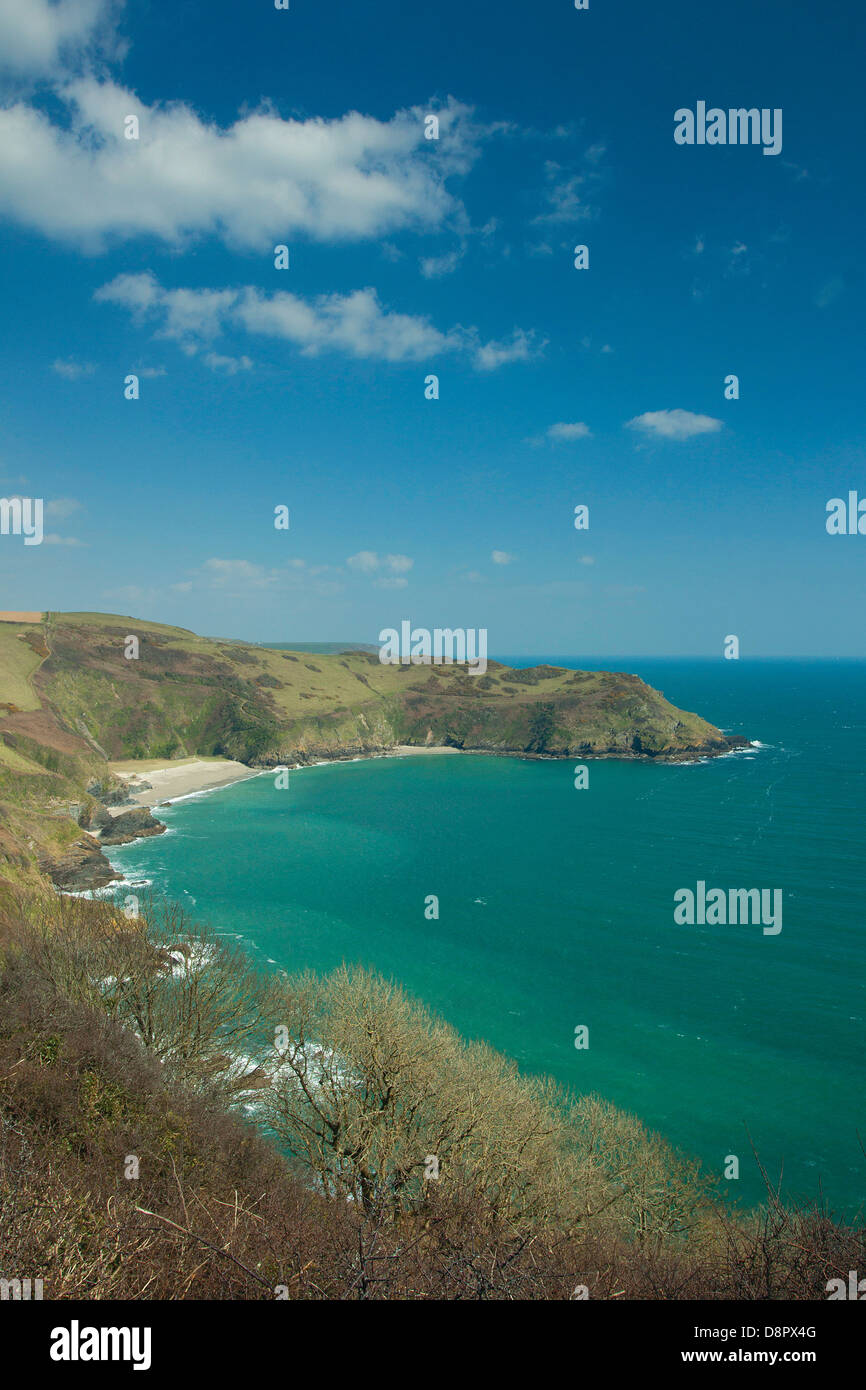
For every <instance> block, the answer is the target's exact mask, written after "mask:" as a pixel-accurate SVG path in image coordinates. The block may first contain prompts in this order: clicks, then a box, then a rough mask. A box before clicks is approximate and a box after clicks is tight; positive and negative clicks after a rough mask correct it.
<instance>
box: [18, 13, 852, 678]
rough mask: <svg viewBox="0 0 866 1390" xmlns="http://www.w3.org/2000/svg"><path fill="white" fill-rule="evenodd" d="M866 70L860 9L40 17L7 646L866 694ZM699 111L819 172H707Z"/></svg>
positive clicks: (769, 160)
mask: <svg viewBox="0 0 866 1390" xmlns="http://www.w3.org/2000/svg"><path fill="white" fill-rule="evenodd" d="M25 16H26V17H25ZM864 39H866V22H864V18H863V12H862V8H861V7H860V6H855V5H854V3H853V0H849V3H840V2H839V0H837V3H832V2H831V3H829V4H824V5H823V6H821V7H820V9H819V8H818V7H815V6H813V5H811V4H805V3H802V2H801V0H797V2H796V3H791V0H786V2H785V3H782V0H762V3H761V4H760V5H759V6H755V5H754V4H753V3H745V0H735V3H732V4H730V5H728V6H726V7H724V9H722V8H719V9H718V12H717V13H711V12H710V11H709V10H708V9H707V7H705V6H696V5H694V4H693V3H686V2H685V0H669V3H665V4H664V5H652V4H646V3H645V4H638V3H635V0H623V2H622V3H615V0H590V8H589V10H587V11H576V10H575V9H574V8H573V6H571V5H570V4H569V3H567V0H557V3H551V2H550V0H544V3H540V4H536V5H533V6H531V7H527V6H525V5H518V4H512V3H500V4H495V5H494V4H490V3H486V0H479V2H478V3H473V4H472V5H471V6H466V5H465V4H464V3H460V4H458V3H450V2H449V3H445V2H444V0H440V3H438V4H437V5H436V6H434V7H423V6H407V5H405V3H395V2H394V0H376V3H375V4H370V5H365V6H362V5H357V4H348V3H339V4H332V5H327V4H321V3H316V4H313V3H312V0H291V9H290V10H289V11H287V12H284V11H277V10H276V9H274V8H273V6H270V5H269V4H268V3H266V0H255V2H254V3H253V2H252V0H250V3H247V4H245V5H244V6H238V5H237V4H236V3H234V0H232V2H231V3H229V0H211V2H210V3H203V0H196V3H180V2H178V3H174V4H171V5H168V4H157V3H142V0H127V3H126V4H113V5H112V4H110V3H105V0H63V2H62V3H61V4H59V5H56V4H49V3H48V2H47V0H31V3H30V4H28V6H26V7H22V6H21V5H20V3H18V0H0V53H2V55H3V58H2V62H3V65H4V66H3V70H2V74H0V77H2V88H0V90H2V102H0V294H2V302H3V306H4V327H5V330H6V331H5V333H4V335H3V344H2V347H0V377H2V389H0V495H3V496H13V495H15V494H21V495H24V496H33V497H43V498H44V499H45V503H46V508H47V515H46V530H47V532H48V536H47V538H46V542H45V543H44V544H42V545H40V546H32V547H24V546H23V544H22V541H21V538H20V537H16V536H0V608H15V609H17V608H27V609H30V608H40V607H41V608H52V609H79V608H81V609H97V610H102V611H114V612H121V613H125V614H132V615H136V616H139V617H146V618H151V619H157V620H160V621H165V622H172V623H179V624H181V625H183V626H186V627H191V628H194V629H195V630H197V631H201V632H206V633H211V634H220V635H231V636H238V637H246V638H250V639H253V640H261V641H271V640H273V641H277V640H280V639H298V640H300V639H308V640H317V641H328V640H342V639H356V640H359V641H367V642H372V641H375V640H376V638H377V636H378V633H379V631H380V629H382V628H385V627H391V626H399V623H400V622H401V621H402V620H403V619H405V618H409V619H411V620H412V621H413V623H415V624H416V625H419V626H426V627H430V628H432V627H436V626H450V627H466V628H470V627H485V628H487V630H488V633H489V649H490V651H491V653H494V654H495V653H496V652H500V653H504V652H525V653H534V652H535V653H547V652H556V653H563V654H564V653H571V654H575V655H578V654H580V653H581V652H586V653H588V654H589V653H592V654H602V655H603V654H608V653H609V654H611V655H615V654H618V653H629V654H635V655H640V654H645V655H665V654H695V655H703V654H707V655H717V654H718V655H719V656H721V652H722V646H723V640H724V638H725V636H726V635H727V634H729V633H735V634H737V635H738V636H739V638H740V643H741V653H742V657H743V658H745V657H747V656H748V655H750V654H751V655H786V654H791V655H813V656H822V655H849V656H863V655H866V652H864V637H863V624H862V623H861V622H859V621H858V620H857V614H858V607H859V605H860V603H861V602H862V598H863V593H864V586H863V580H862V575H863V566H864V562H866V560H864V556H866V537H863V536H845V537H831V536H828V535H827V532H826V529H825V515H826V513H825V508H826V504H827V502H828V501H829V499H830V498H832V497H837V496H847V493H848V491H849V490H850V489H859V490H860V491H861V493H862V494H863V495H864V496H866V470H864V468H863V466H862V456H863V455H862V439H863V407H862V401H863V395H864V393H863V379H864V377H863V366H864V363H863V347H862V325H863V322H864V312H863V310H864V303H863V300H864V284H863V271H862V225H863V220H864V193H863V182H862V170H863V139H864V120H863V115H862V108H861V104H860V99H859V95H858V94H859V92H860V89H861V86H862V83H861V74H862V61H863V52H864ZM699 100H706V101H707V103H708V104H709V105H710V106H712V105H718V106H719V107H721V108H723V109H727V108H728V107H739V106H745V107H758V108H772V109H775V108H781V109H782V111H783V116H784V120H783V148H782V151H781V153H780V154H779V155H778V156H775V157H773V156H770V157H768V156H764V155H763V153H762V150H761V149H760V148H759V147H752V146H746V147H739V146H729V147H709V146H703V147H698V146H694V147H682V146H678V145H676V144H675V142H674V139H673V131H674V112H675V111H676V110H677V109H678V108H680V107H691V108H694V107H695V105H696V103H697V102H698V101H699ZM431 113H432V114H437V115H438V116H439V120H440V138H439V139H438V141H432V140H425V138H424V117H425V116H426V115H428V114H431ZM129 114H134V115H137V116H138V118H139V123H140V138H139V140H138V141H131V140H126V139H124V137H123V121H124V118H125V116H127V115H129ZM277 244H286V245H287V246H288V247H289V250H290V262H291V263H290V268H289V269H288V270H286V271H278V270H276V269H275V268H274V246H275V245H277ZM577 244H586V245H588V246H589V248H590V267H589V269H588V270H586V271H577V270H575V269H574V266H573V248H574V246H575V245H577ZM128 373H136V374H138V375H139V377H140V392H141V394H140V399H139V400H137V401H127V400H125V399H124V395H123V383H124V378H125V377H126V376H127V374H128ZM430 373H435V374H436V375H437V376H438V377H439V382H440V388H439V389H440V396H439V399H438V400H426V399H425V395H424V383H425V378H426V377H427V376H428V374H430ZM728 373H736V374H737V375H738V377H739V380H740V399H739V400H736V401H728V400H725V398H724V380H725V377H726V375H727V374H728ZM557 426H559V428H558V429H557V428H556V427H557ZM563 427H568V428H563ZM578 503H585V504H587V505H588V506H589V508H590V526H589V530H588V531H581V532H578V531H576V530H575V529H574V526H573V522H572V518H573V512H574V507H575V505H576V504H578ZM279 504H284V505H286V506H288V507H289V508H290V513H291V526H290V529H289V530H288V531H287V532H286V531H278V530H276V529H275V528H274V526H273V513H274V508H275V506H277V505H279Z"/></svg>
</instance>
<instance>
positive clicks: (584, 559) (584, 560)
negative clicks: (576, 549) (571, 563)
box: [578, 555, 595, 565]
mask: <svg viewBox="0 0 866 1390" xmlns="http://www.w3.org/2000/svg"><path fill="white" fill-rule="evenodd" d="M578 564H581V565H594V564H595V556H594V555H581V557H580V559H579V561H578Z"/></svg>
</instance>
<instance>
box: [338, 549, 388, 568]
mask: <svg viewBox="0 0 866 1390" xmlns="http://www.w3.org/2000/svg"><path fill="white" fill-rule="evenodd" d="M379 563H380V562H379V556H378V555H377V554H376V552H375V550H359V551H358V554H357V555H350V556H349V558H348V560H347V561H346V564H347V565H348V566H349V569H350V570H360V572H361V574H372V573H373V571H374V570H377V569H378V568H379Z"/></svg>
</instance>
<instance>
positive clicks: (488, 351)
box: [473, 328, 547, 372]
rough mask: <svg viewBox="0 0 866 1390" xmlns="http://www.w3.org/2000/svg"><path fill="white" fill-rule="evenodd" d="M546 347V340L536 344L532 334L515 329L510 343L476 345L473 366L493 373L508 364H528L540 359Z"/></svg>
mask: <svg viewBox="0 0 866 1390" xmlns="http://www.w3.org/2000/svg"><path fill="white" fill-rule="evenodd" d="M546 346H547V339H546V338H545V339H544V341H543V342H541V343H537V342H536V341H535V334H534V333H531V332H530V333H525V332H524V331H523V329H522V328H515V330H514V332H513V334H512V336H511V341H510V342H499V343H478V344H477V345H476V347H475V349H474V353H473V365H474V366H475V367H476V368H477V369H478V371H481V372H493V371H496V369H497V367H504V366H505V365H506V364H507V363H509V362H530V361H531V360H532V359H533V358H535V357H540V356H541V354H542V352H543V351H544V349H545V347H546Z"/></svg>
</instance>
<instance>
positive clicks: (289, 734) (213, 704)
mask: <svg viewBox="0 0 866 1390" xmlns="http://www.w3.org/2000/svg"><path fill="white" fill-rule="evenodd" d="M130 635H135V636H137V637H138V639H139V657H138V659H137V660H128V659H127V658H126V657H125V655H124V650H125V648H124V642H125V639H126V637H127V636H130ZM46 636H47V640H48V645H49V647H50V656H48V657H47V658H46V659H45V661H44V662H43V664H42V665H41V667H40V668H39V670H38V672H35V673H34V676H33V678H32V679H33V681H34V683H35V687H36V689H37V691H38V692H39V693H40V694H41V695H42V696H43V697H44V699H45V701H46V702H47V703H48V704H49V705H50V707H51V708H52V710H53V711H54V712H55V713H56V714H57V716H58V717H59V719H60V721H61V723H62V724H63V726H64V727H65V728H66V729H67V730H69V731H72V732H74V733H76V734H77V735H79V736H80V737H82V738H84V739H85V741H86V742H87V743H89V745H90V746H91V747H92V748H95V749H97V750H98V751H101V752H103V753H104V755H105V756H107V757H109V758H112V759H121V758H151V759H153V758H157V759H158V758H171V757H184V756H191V755H193V754H199V755H210V756H217V755H221V756H227V757H233V758H240V759H241V760H242V761H259V762H264V763H273V762H276V761H283V760H292V761H297V760H300V761H303V760H304V759H305V758H306V757H318V756H322V755H327V754H331V755H339V754H340V753H341V752H342V753H345V754H350V753H356V752H364V751H375V750H379V749H383V748H387V747H388V746H389V745H393V744H395V743H418V744H425V743H427V744H434V743H435V744H441V743H449V744H453V745H456V746H459V747H466V748H478V749H489V750H491V751H501V752H524V753H534V754H548V755H554V756H555V755H560V756H568V755H571V754H575V753H584V754H588V755H589V754H594V755H605V754H607V755H615V756H629V755H632V756H633V755H650V756H663V757H676V756H678V755H683V754H686V753H690V752H693V751H694V750H696V749H702V750H706V751H721V750H722V749H723V748H724V747H725V746H726V741H725V739H724V737H723V735H722V734H721V733H720V732H719V730H718V729H716V728H714V727H713V726H712V725H710V724H708V723H707V722H706V721H705V720H703V719H701V718H699V717H698V716H697V715H692V714H686V713H685V712H684V711H682V710H678V709H676V707H675V706H673V705H671V704H670V702H669V701H667V700H665V699H664V697H663V696H662V695H660V694H659V693H658V692H657V691H654V690H652V689H651V688H650V687H649V686H647V685H645V684H644V682H643V681H641V680H640V679H639V678H638V677H637V676H633V675H627V674H622V673H620V674H611V673H609V672H598V671H592V672H590V671H569V670H565V669H563V668H561V667H553V666H540V667H535V668H533V669H531V670H525V671H516V670H511V669H510V668H508V667H505V666H500V665H497V664H496V663H492V664H491V665H490V667H489V669H488V671H487V673H486V674H485V675H483V676H472V675H469V674H467V672H466V670H465V668H462V667H459V666H438V667H431V666H387V665H382V664H381V663H380V661H379V660H378V657H377V656H376V655H375V654H373V653H370V652H360V651H359V652H351V653H344V654H342V655H339V654H332V655H327V654H319V653H315V654H314V653H302V652H296V651H287V650H281V651H280V650H272V649H268V648H265V647H257V646H248V645H244V644H243V643H239V642H222V641H219V640H214V639H210V638H203V637H197V636H195V635H194V634H193V633H190V632H186V631H184V630H183V629H181V628H170V627H162V626H160V625H158V624H155V623H144V622H140V621H138V620H137V619H131V618H120V617H112V616H110V615H97V614H84V613H68V614H52V615H50V616H49V618H48V620H47V624H46ZM22 708H23V706H22ZM0 727H2V726H0Z"/></svg>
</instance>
